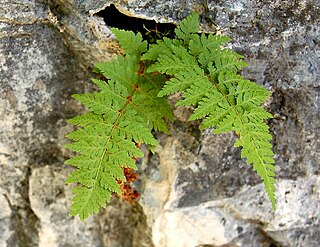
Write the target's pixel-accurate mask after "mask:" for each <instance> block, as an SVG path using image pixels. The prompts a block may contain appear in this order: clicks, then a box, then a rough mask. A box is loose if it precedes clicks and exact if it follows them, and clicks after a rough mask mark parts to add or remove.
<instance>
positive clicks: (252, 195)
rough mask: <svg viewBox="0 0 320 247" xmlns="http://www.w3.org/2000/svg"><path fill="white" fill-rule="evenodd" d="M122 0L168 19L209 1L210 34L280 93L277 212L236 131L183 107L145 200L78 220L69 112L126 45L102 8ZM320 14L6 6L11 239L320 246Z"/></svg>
mask: <svg viewBox="0 0 320 247" xmlns="http://www.w3.org/2000/svg"><path fill="white" fill-rule="evenodd" d="M110 4H114V5H115V6H116V7H117V8H118V9H119V10H120V12H122V13H124V14H126V15H129V16H136V17H139V18H147V19H153V20H156V21H160V22H176V23H177V22H179V21H180V20H181V19H183V18H184V17H185V16H186V15H187V14H188V13H190V12H191V11H192V10H197V11H199V12H200V13H201V30H206V31H210V32H218V33H221V34H226V35H228V36H230V37H231V38H232V39H233V41H232V42H231V43H230V47H232V48H233V49H235V50H236V51H238V52H239V53H241V54H243V55H244V56H245V57H246V60H247V62H248V64H249V66H248V68H246V69H245V70H244V71H243V75H244V76H245V77H246V78H248V79H253V80H255V81H256V82H257V83H259V84H261V85H263V86H264V87H266V88H268V89H270V90H271V91H272V92H273V94H272V97H271V99H270V101H269V102H268V103H267V104H266V108H267V109H268V110H269V111H270V112H271V113H273V114H274V116H275V118H274V119H272V120H270V121H269V124H270V127H271V131H272V134H273V136H274V138H273V145H274V151H275V154H276V156H275V158H276V170H277V199H278V206H277V210H276V211H272V210H271V207H270V203H269V201H268V199H267V197H266V193H265V191H264V188H263V185H262V184H261V181H260V179H259V177H258V176H257V175H256V174H255V173H254V171H252V169H251V167H249V166H247V165H246V164H245V161H244V160H242V159H241V158H240V151H239V150H238V149H235V148H234V147H233V142H234V139H235V137H234V136H233V135H232V134H225V135H218V136H216V135H213V134H212V133H211V132H210V131H209V130H208V131H204V132H200V131H199V130H198V125H199V123H188V122H187V121H186V120H187V118H188V114H190V112H191V109H183V108H174V113H175V115H176V119H177V120H176V121H175V122H174V123H173V124H172V125H170V129H171V136H169V137H166V136H164V135H163V134H161V133H156V136H157V139H158V140H159V142H160V145H159V146H158V147H157V149H156V151H157V152H156V154H154V155H153V154H150V153H148V152H147V151H146V157H145V159H144V161H143V163H142V164H141V165H140V171H139V174H140V178H141V180H140V181H139V182H138V183H137V188H140V192H141V193H142V197H141V199H140V200H139V203H140V205H133V206H132V205H128V204H125V203H123V202H122V201H119V200H117V199H114V200H112V202H111V203H110V205H109V206H108V207H107V209H105V210H101V212H100V214H99V215H97V216H94V217H92V218H90V219H88V220H87V221H86V222H85V223H81V222H80V221H79V220H78V218H71V217H69V216H68V207H69V205H70V200H71V196H72V195H71V189H72V188H71V187H70V186H66V185H64V180H65V178H66V177H67V174H68V173H69V172H70V171H71V168H70V167H66V166H65V165H63V162H64V160H65V159H66V158H68V157H70V155H72V154H71V153H70V152H69V151H67V150H66V149H64V148H63V145H64V144H65V143H66V139H65V138H64V135H65V134H66V133H68V132H70V131H71V130H72V128H73V127H72V126H70V125H68V124H67V123H66V122H65V120H66V119H67V118H70V117H72V116H74V115H76V114H79V113H80V112H82V111H83V108H82V107H81V106H80V105H79V104H78V103H77V102H75V101H73V100H71V98H70V95H71V94H73V93H80V92H83V91H87V90H92V86H90V84H88V82H89V78H90V77H91V76H93V74H92V73H91V68H92V67H93V64H94V63H95V62H99V61H104V60H109V59H111V58H112V57H114V56H115V55H116V54H119V53H120V52H121V51H120V50H119V46H118V45H117V43H116V41H115V38H114V36H113V35H112V34H111V32H110V30H109V27H108V26H106V25H105V23H104V21H103V18H102V17H99V16H98V12H99V11H100V10H103V9H104V8H106V7H108V6H109V5H110ZM319 16H320V3H319V1H317V0H301V1H287V0H284V1H270V0H267V1H265V0H264V1H262V0H258V1H248V0H231V1H213V0H212V1H202V0H193V1H178V0H175V1H166V0H164V1H154V0H153V1H151V0H139V1H124V0H117V1H102V0H99V1H93V0H86V1H84V0H74V1H71V0H58V1H51V0H49V1H43V0H23V1H9V0H5V1H1V2H0V85H1V87H0V122H1V124H0V192H1V193H0V205H1V212H0V246H10V247H11V246H24V247H25V246H26V247H28V246H48V247H50V246H80V245H81V246H111V247H113V246H114V247H117V246H123V247H130V246H139V247H140V246H146V247H148V246H157V247H158V246H159V247H162V246H169V247H171V246H172V247H174V246H179V247H180V246H186V247H195V246H225V247H226V246H252V247H264V246H266V247H267V246H268V247H270V246H308V247H309V246H310V247H316V246H319V245H320V238H319V236H320V234H319V233H320V231H319V229H320V216H319V215H320V214H319V204H320V203H319V200H320V199H319V198H320V181H319V179H320V177H319V176H320V175H319V173H320V168H319V167H320V166H319V160H320V152H319V150H320V143H319V140H320V134H319V125H320V124H319V123H320V120H319V119H320V117H319V116H320V110H319V109H320V97H319V95H320V91H319V81H320V77H319V75H320V71H319V68H320V40H319V37H320V17H319ZM106 18H107V17H106ZM170 100H171V99H170Z"/></svg>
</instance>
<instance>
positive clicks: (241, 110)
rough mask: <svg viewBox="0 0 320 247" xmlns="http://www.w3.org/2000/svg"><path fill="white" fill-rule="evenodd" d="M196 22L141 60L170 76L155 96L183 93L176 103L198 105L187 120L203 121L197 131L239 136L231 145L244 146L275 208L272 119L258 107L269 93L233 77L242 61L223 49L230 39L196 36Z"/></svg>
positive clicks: (182, 27) (185, 23)
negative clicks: (202, 129) (270, 123)
mask: <svg viewBox="0 0 320 247" xmlns="http://www.w3.org/2000/svg"><path fill="white" fill-rule="evenodd" d="M198 18H199V16H198V14H196V13H193V14H191V15H190V16H189V17H187V18H186V19H185V20H183V21H182V23H181V24H180V26H179V27H178V28H176V30H175V32H176V36H177V39H176V40H168V39H167V40H164V41H159V42H158V43H157V44H155V45H151V46H150V48H149V50H148V51H147V52H146V54H144V56H143V57H142V59H143V60H151V61H154V63H153V64H152V65H151V66H150V67H149V68H148V71H149V72H155V71H158V72H161V73H164V74H167V75H170V76H171V79H170V80H169V81H167V82H166V85H165V86H164V87H163V89H162V90H161V91H160V92H159V94H158V96H159V97H162V96H164V95H168V94H172V93H175V92H181V93H182V95H183V98H182V99H181V100H180V101H178V102H177V105H180V106H189V105H193V106H195V107H196V108H195V110H194V113H193V114H192V115H191V117H190V120H196V119H203V123H202V126H201V127H202V128H214V131H213V132H214V133H216V134H219V133H225V132H230V131H234V132H235V133H237V135H238V137H239V138H238V139H237V141H236V143H235V146H236V147H242V158H246V159H247V163H248V164H253V168H254V169H255V170H256V171H257V173H258V175H259V176H260V177H261V179H262V180H263V182H264V185H265V188H266V191H267V194H268V196H269V198H270V201H271V204H272V207H273V208H275V205H276V201H275V186H274V184H275V179H274V175H275V173H274V166H273V164H274V159H273V152H272V150H271V148H272V146H271V144H270V142H269V141H270V140H271V138H272V136H271V135H270V134H269V131H268V125H267V124H266V123H265V122H264V121H265V120H266V119H268V118H271V117H272V115H271V114H270V113H268V112H266V111H265V110H264V109H263V108H262V107H261V104H263V103H264V102H265V101H266V99H267V98H268V97H269V96H270V93H269V92H268V91H267V90H265V89H264V88H262V87H260V86H259V85H257V84H255V83H253V82H251V81H249V80H245V79H243V78H242V76H240V75H239V74H238V73H237V72H238V71H239V70H240V69H242V68H243V67H244V66H246V63H245V62H244V61H243V59H242V56H240V55H239V54H237V53H235V52H233V51H230V50H228V49H225V48H223V46H224V45H225V44H226V43H227V42H228V41H230V39H229V38H227V37H225V36H219V35H211V34H209V35H205V34H202V35H199V34H198V33H197V32H198V28H197V25H198ZM195 23H197V25H195Z"/></svg>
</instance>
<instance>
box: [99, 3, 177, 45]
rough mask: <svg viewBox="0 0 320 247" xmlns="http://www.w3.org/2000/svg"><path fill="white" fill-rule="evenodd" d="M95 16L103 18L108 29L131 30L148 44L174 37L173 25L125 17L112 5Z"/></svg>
mask: <svg viewBox="0 0 320 247" xmlns="http://www.w3.org/2000/svg"><path fill="white" fill-rule="evenodd" d="M96 15H98V16H100V17H103V19H104V22H105V23H106V24H107V25H108V26H110V27H116V28H119V29H124V30H131V31H133V32H134V33H137V32H140V33H141V34H142V37H143V39H145V40H148V42H149V43H155V42H156V40H157V39H161V38H162V37H163V36H165V37H168V38H173V37H174V29H175V27H176V25H175V24H172V23H157V22H156V21H154V20H145V19H141V18H136V17H131V16H127V15H125V14H122V13H121V12H120V11H119V10H118V9H117V8H116V7H115V6H114V5H113V4H111V5H110V6H109V7H107V8H105V9H104V10H102V11H100V12H98V13H97V14H96Z"/></svg>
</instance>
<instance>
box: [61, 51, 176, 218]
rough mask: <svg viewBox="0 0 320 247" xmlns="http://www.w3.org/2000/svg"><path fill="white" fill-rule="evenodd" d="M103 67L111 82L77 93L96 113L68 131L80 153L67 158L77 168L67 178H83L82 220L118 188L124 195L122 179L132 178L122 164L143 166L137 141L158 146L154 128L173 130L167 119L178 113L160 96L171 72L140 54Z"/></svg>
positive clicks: (77, 205)
mask: <svg viewBox="0 0 320 247" xmlns="http://www.w3.org/2000/svg"><path fill="white" fill-rule="evenodd" d="M97 66H98V69H99V70H100V71H101V72H102V73H103V74H104V75H105V76H106V77H107V78H108V79H109V81H108V83H106V82H105V81H102V80H96V79H93V80H92V81H93V82H94V83H95V84H96V85H97V86H98V88H99V89H100V92H95V93H85V94H77V95H73V98H75V99H77V100H79V101H80V102H81V103H82V104H84V105H85V106H86V107H87V108H88V110H89V111H90V112H88V113H86V114H83V115H81V116H77V117H75V118H73V119H71V120H69V122H70V123H73V124H75V125H77V126H79V127H81V128H80V129H79V130H76V131H74V132H72V133H70V134H68V135H67V138H69V139H71V140H73V141H74V142H72V143H69V144H67V145H66V148H68V149H70V150H72V151H75V152H77V153H78V154H79V156H76V157H73V158H71V159H69V160H68V161H66V164H70V165H72V166H74V167H76V170H75V171H74V172H73V173H71V174H70V176H69V178H68V179H67V181H66V182H67V183H74V182H77V183H80V187H78V188H77V189H75V197H74V199H73V204H72V206H71V215H77V214H79V216H80V218H81V220H83V219H84V218H86V217H88V216H89V215H91V214H93V213H96V212H97V210H98V208H99V207H100V206H103V203H106V202H108V200H109V199H108V200H105V199H106V198H110V195H111V194H112V193H118V194H121V189H120V186H119V184H118V181H119V180H121V181H125V180H126V179H125V176H124V174H123V171H122V168H125V167H128V168H132V169H137V167H136V165H135V160H134V159H136V158H138V157H142V156H143V153H142V152H141V150H140V149H138V148H137V147H136V143H145V144H147V145H149V146H150V147H151V148H153V147H154V146H155V145H156V144H157V141H156V140H155V139H154V137H153V136H152V134H151V132H150V131H151V129H152V128H154V129H156V130H163V131H166V132H168V128H167V126H166V124H165V119H164V118H169V119H171V120H172V118H173V116H172V113H171V110H170V107H169V105H168V103H167V102H166V100H165V99H163V98H158V97H157V94H158V93H159V91H160V89H161V87H162V86H163V84H164V81H165V77H164V76H162V75H158V74H155V75H153V74H149V73H146V72H145V71H144V68H143V65H142V64H141V63H140V61H139V59H137V57H135V56H134V55H127V56H126V57H118V59H117V60H113V61H110V62H107V63H100V64H98V65H97ZM102 192H103V193H105V194H101V195H100V198H99V193H102ZM106 195H107V196H106ZM101 198H104V199H103V200H104V201H103V200H101ZM102 202H103V203H102Z"/></svg>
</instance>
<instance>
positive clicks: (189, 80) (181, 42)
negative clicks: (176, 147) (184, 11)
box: [66, 13, 275, 220]
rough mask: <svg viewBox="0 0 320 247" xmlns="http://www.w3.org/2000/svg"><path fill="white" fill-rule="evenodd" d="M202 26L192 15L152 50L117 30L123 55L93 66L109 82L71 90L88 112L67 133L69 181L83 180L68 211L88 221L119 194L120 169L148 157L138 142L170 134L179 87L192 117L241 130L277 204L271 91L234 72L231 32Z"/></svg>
mask: <svg viewBox="0 0 320 247" xmlns="http://www.w3.org/2000/svg"><path fill="white" fill-rule="evenodd" d="M198 25H199V22H198V14H196V13H193V14H191V15H190V16H189V17H187V18H186V19H185V20H183V21H182V22H181V24H180V26H179V27H177V28H176V29H175V33H176V37H177V38H176V39H169V38H164V39H163V40H162V41H158V42H157V44H154V45H150V46H149V47H148V44H147V42H146V41H143V40H142V36H141V34H139V33H138V34H134V33H133V32H131V31H129V32H128V31H123V30H119V29H116V28H113V29H112V31H113V33H114V34H115V35H116V37H117V38H118V40H119V43H120V45H121V46H122V48H123V49H124V52H125V54H126V55H125V56H119V57H118V58H117V59H114V60H112V61H110V62H106V63H98V64H97V65H96V67H97V69H98V70H99V71H100V72H101V74H103V75H104V76H105V77H106V78H107V79H108V81H107V82H105V81H102V80H96V79H93V82H94V83H95V84H96V85H97V86H98V88H99V92H94V93H85V94H76V95H73V97H74V98H75V99H77V100H79V101H80V102H81V103H82V104H83V105H85V106H86V107H87V109H88V112H87V113H85V114H83V115H80V116H77V117H75V118H73V119H71V120H69V122H70V123H72V124H74V125H76V126H78V127H79V129H78V130H75V131H74V132H72V133H70V134H68V135H67V137H68V138H69V139H71V140H73V142H72V143H70V144H67V146H66V147H67V148H69V149H70V150H73V151H75V152H77V153H78V156H74V157H72V158H71V159H69V160H67V161H66V164H69V165H72V166H74V167H75V168H76V169H75V170H74V171H73V172H72V173H71V174H70V176H69V178H68V179H67V181H66V182H67V183H78V186H77V187H76V188H75V189H74V191H73V192H74V194H75V196H74V198H73V200H72V206H71V212H70V214H71V215H73V216H75V215H79V217H80V219H81V220H83V219H85V218H87V217H88V216H90V215H92V214H94V213H97V212H98V210H99V208H100V207H105V205H106V203H107V202H108V201H109V200H110V197H111V196H112V194H118V195H121V194H122V190H121V189H122V188H121V187H120V185H119V184H120V182H119V181H126V176H125V175H124V170H123V169H124V168H126V167H127V168H132V169H136V165H135V159H136V158H137V157H142V156H143V153H142V151H141V150H140V149H139V148H138V147H137V145H136V144H137V143H145V144H147V145H148V146H149V147H150V148H153V147H154V146H155V145H157V141H156V140H155V139H154V137H153V136H152V134H151V130H152V129H154V130H158V131H164V132H165V133H169V130H168V127H167V125H166V122H165V119H169V120H170V121H172V120H173V115H172V112H171V109H170V107H169V105H168V104H167V101H166V98H165V97H164V96H166V95H169V94H173V93H176V92H181V93H182V96H183V97H182V99H181V100H180V101H178V102H177V105H180V106H190V105H192V106H195V110H194V113H193V114H192V115H191V117H190V120H195V119H203V122H202V126H201V127H202V128H213V129H214V133H216V134H219V133H224V132H230V131H234V132H235V133H236V134H237V136H238V139H237V141H236V143H235V146H236V147H242V157H243V158H246V159H247V163H248V164H253V168H254V169H255V170H256V171H257V173H258V175H259V176H260V177H261V178H262V180H263V182H264V184H265V188H266V191H267V193H268V196H269V198H270V200H271V203H272V207H273V208H275V187H274V184H275V180H274V175H275V174H274V167H273V163H274V160H273V158H272V157H273V152H272V151H271V148H272V146H271V144H270V142H269V141H270V139H271V135H270V134H269V131H268V126H267V125H266V123H265V122H264V121H265V120H266V119H268V118H271V117H272V116H271V114H270V113H268V112H266V111H265V110H264V109H263V108H262V107H261V104H263V103H264V102H265V100H266V99H267V98H268V97H269V92H268V91H267V90H265V89H264V88H262V87H260V86H258V85H257V84H255V83H253V82H251V81H249V80H245V79H243V78H242V77H241V76H240V75H239V74H238V73H237V72H238V71H239V70H240V69H242V68H243V67H244V66H246V63H245V62H244V61H243V58H242V57H241V56H240V55H239V54H237V53H235V52H233V51H230V50H228V49H225V48H223V46H224V45H225V44H226V43H227V42H229V41H230V39H229V38H228V37H225V36H218V35H211V34H209V35H205V34H201V35H199V34H198Z"/></svg>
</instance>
